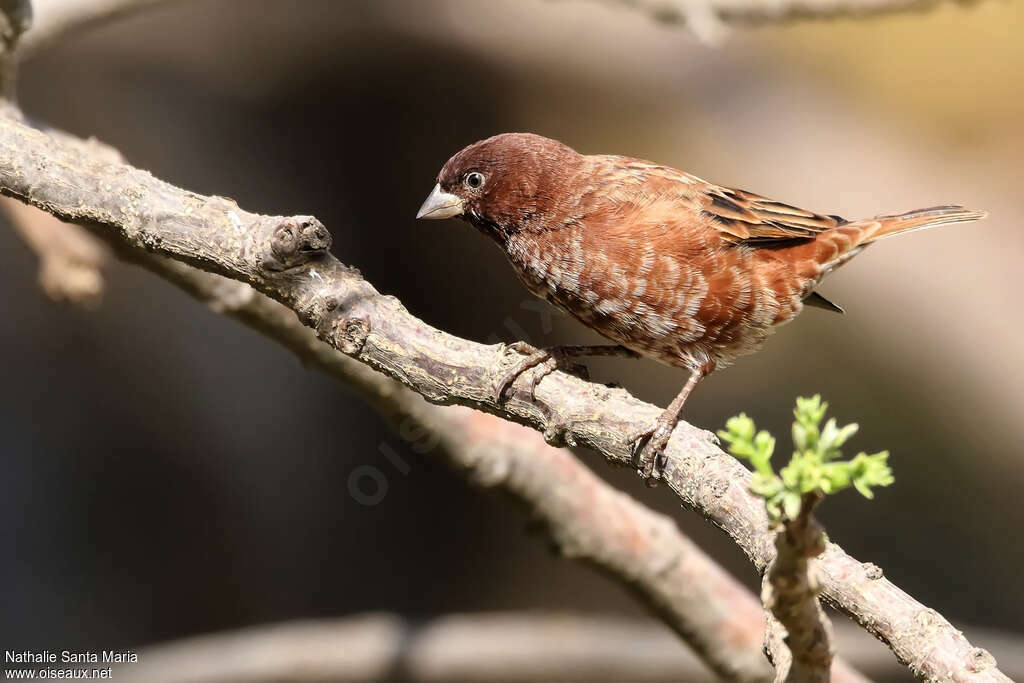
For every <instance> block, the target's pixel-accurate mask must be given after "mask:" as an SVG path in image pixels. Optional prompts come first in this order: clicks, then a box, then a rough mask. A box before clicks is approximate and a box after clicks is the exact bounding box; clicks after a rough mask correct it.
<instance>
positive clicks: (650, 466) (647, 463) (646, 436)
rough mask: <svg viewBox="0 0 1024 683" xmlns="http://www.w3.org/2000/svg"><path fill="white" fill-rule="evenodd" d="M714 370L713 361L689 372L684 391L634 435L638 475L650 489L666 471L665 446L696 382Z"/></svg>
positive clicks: (633, 443)
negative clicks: (648, 425)
mask: <svg viewBox="0 0 1024 683" xmlns="http://www.w3.org/2000/svg"><path fill="white" fill-rule="evenodd" d="M714 368H715V365H714V362H708V363H704V364H702V365H698V366H697V367H696V368H694V369H693V370H692V371H691V372H690V378H689V379H688V380H686V385H685V386H683V390H682V391H680V392H679V394H678V395H677V396H676V397H675V398H674V399H672V403H670V404H669V406H668V408H666V409H665V410H664V412H662V414H661V415H659V416H658V419H657V420H655V421H654V424H652V425H651V426H650V427H647V428H645V429H643V430H642V431H640V432H638V433H636V434H635V435H633V436H632V437H631V438H630V440H629V443H630V444H632V446H633V454H634V458H635V461H636V468H637V474H639V475H640V476H641V477H643V478H644V481H646V482H647V485H648V486H655V485H656V484H657V482H658V479H660V478H661V475H662V472H663V470H664V468H665V461H664V456H665V446H667V445H668V440H669V439H670V438H671V437H672V431H673V430H674V429H675V428H676V425H677V424H678V423H679V413H680V412H681V411H682V409H683V404H684V403H686V399H687V398H689V396H690V392H692V391H693V388H694V387H695V386H697V383H698V382H700V381H701V380H702V379H704V378H705V377H707V376H708V375H709V374H710V373H711V372H712V371H713V370H714Z"/></svg>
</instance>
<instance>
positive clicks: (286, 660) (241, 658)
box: [113, 612, 1019, 683]
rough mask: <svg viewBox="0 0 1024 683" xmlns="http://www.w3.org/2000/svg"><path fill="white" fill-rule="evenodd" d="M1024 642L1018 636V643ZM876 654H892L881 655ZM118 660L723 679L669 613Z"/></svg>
mask: <svg viewBox="0 0 1024 683" xmlns="http://www.w3.org/2000/svg"><path fill="white" fill-rule="evenodd" d="M839 632H840V633H839V635H840V642H841V643H842V645H843V648H844V650H848V651H850V652H852V653H853V654H854V661H855V663H856V664H857V665H858V666H859V667H862V668H864V669H867V670H869V671H870V672H871V673H872V674H873V675H875V676H879V677H886V678H893V677H898V676H899V674H900V673H901V671H902V670H901V669H900V667H899V665H897V664H896V662H895V661H894V660H893V659H892V658H891V657H886V656H884V654H885V653H884V651H882V650H881V648H878V647H875V646H874V645H875V644H874V643H873V642H871V641H870V638H868V637H867V636H866V635H865V634H863V632H860V631H856V630H855V629H854V628H853V627H852V626H850V627H847V628H846V629H839ZM1009 644H1010V645H1011V646H1017V645H1019V643H1009ZM879 655H883V656H882V657H880V656H879ZM138 659H139V661H138V662H137V663H130V664H123V665H115V667H114V671H113V680H116V681H121V683H136V682H138V683H185V682H187V683H227V682H228V681H245V683H262V682H264V681H273V682H274V683H303V682H304V681H334V682H341V681H346V682H349V683H359V682H361V681H381V680H394V679H398V680H403V681H409V682H410V683H412V682H419V681H424V682H426V681H443V682H444V683H458V682H461V681H467V682H468V681H473V682H474V683H478V682H479V683H485V682H487V681H502V682H503V683H517V682H522V683H527V682H529V683H539V682H541V681H545V682H561V681H564V682H566V683H569V682H578V681H588V683H604V682H605V681H607V682H608V683H611V682H613V681H624V680H628V681H630V682H631V683H661V682H663V681H664V682H665V683H669V682H670V681H673V682H674V681H680V680H685V681H693V682H697V681H707V682H708V683H711V682H712V681H715V680H719V679H717V678H715V677H714V676H713V675H712V674H711V672H709V671H708V670H707V669H705V668H704V667H703V666H702V665H701V664H700V662H699V661H698V660H697V659H696V658H694V657H693V655H692V654H690V653H688V652H686V651H685V650H684V649H683V648H680V647H679V643H678V642H677V641H676V640H675V639H674V638H672V637H671V636H670V635H669V633H668V632H667V631H665V629H664V628H662V627H661V625H660V624H656V623H654V622H651V621H647V620H642V619H624V618H614V617H598V616H594V615H578V614H549V613H530V614H519V613H514V612H513V613H492V614H472V615H469V614H467V615H458V614H456V615H448V616H442V617H437V618H434V619H431V620H429V621H427V622H419V623H417V622H413V621H409V620H406V619H403V618H402V617H400V616H397V615H391V614H364V615H356V616H350V617H344V618H340V619H323V620H316V621H294V622H286V623H280V624H271V625H267V626H257V627H252V628H246V629H241V630H238V631H232V632H226V633H215V634H211V635H204V636H198V637H193V638H187V639H183V640H179V641H174V642H170V643H163V644H158V645H153V646H149V647H145V648H143V649H142V650H141V651H140V652H139V653H138Z"/></svg>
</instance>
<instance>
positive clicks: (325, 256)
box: [0, 117, 1009, 681]
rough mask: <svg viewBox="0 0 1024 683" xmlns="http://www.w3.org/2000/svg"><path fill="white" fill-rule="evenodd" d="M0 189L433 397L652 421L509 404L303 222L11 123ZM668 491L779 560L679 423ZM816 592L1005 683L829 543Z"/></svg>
mask: <svg viewBox="0 0 1024 683" xmlns="http://www.w3.org/2000/svg"><path fill="white" fill-rule="evenodd" d="M0 189H2V191H3V193H4V194H9V195H14V196H17V197H20V198H22V199H24V200H25V201H28V202H29V203H32V204H34V205H35V206H38V207H39V208H42V209H44V210H46V211H49V212H50V213H53V214H54V215H57V216H59V217H61V218H63V219H65V220H71V221H77V222H89V223H92V224H94V225H96V226H98V227H101V228H104V229H106V230H108V231H111V232H113V233H114V234H116V235H118V236H119V237H120V239H122V240H123V241H124V243H125V244H127V245H128V246H130V247H132V248H135V249H145V250H148V251H153V252H156V253H160V254H163V255H165V256H169V257H172V258H174V259H177V260H181V261H183V262H186V263H190V264H192V265H195V266H197V267H200V268H202V269H204V270H209V271H211V272H216V273H219V274H222V275H225V276H227V277H231V278H233V279H237V280H240V281H243V282H247V283H249V284H251V285H252V286H253V287H255V288H256V289H257V290H259V291H261V292H263V293H265V294H267V295H268V296H271V297H273V298H275V299H277V300H278V301H280V302H282V303H284V304H285V305H286V306H288V307H289V308H291V309H292V310H293V311H295V313H296V314H297V315H298V316H299V319H300V320H301V321H302V322H303V323H304V324H306V325H308V326H310V327H311V328H313V329H315V330H316V332H317V335H318V336H319V337H320V338H321V339H322V340H324V341H326V342H327V343H329V344H331V345H332V346H334V347H335V348H337V349H339V350H340V351H342V352H344V353H346V354H348V355H350V356H352V357H353V358H356V359H357V360H359V361H360V362H362V363H365V364H367V365H369V366H370V367H373V368H375V369H377V370H380V371H382V372H385V373H386V374H388V375H390V376H391V377H394V378H396V379H398V380H399V381H400V382H402V383H403V384H405V385H406V386H409V387H410V388H412V389H414V390H415V391H417V392H418V393H420V394H421V395H423V396H424V397H426V398H427V399H428V400H429V401H432V402H434V403H441V404H453V403H457V404H462V405H467V406H471V407H475V408H479V409H482V410H485V411H487V412H490V413H493V414H496V415H498V416H501V417H504V418H506V419H510V420H514V421H517V422H521V423H524V424H527V425H529V426H532V427H534V428H535V429H538V430H540V431H543V432H544V433H545V434H546V436H547V437H548V438H549V440H559V439H564V440H565V441H566V442H569V443H579V444H582V445H585V446H588V447H590V448H593V449H594V450H597V451H598V452H600V453H602V454H603V455H604V456H605V457H606V458H607V459H608V460H610V461H612V462H614V463H618V464H629V463H630V461H631V455H630V447H629V443H628V437H629V435H630V434H632V433H635V432H636V431H638V430H639V429H640V428H641V427H642V426H646V425H647V424H649V423H650V422H651V421H652V420H653V419H654V418H655V417H656V416H657V414H658V412H659V411H658V409H657V408H656V407H655V406H652V405H650V404H647V403H643V402H641V401H638V400H637V399H635V398H633V397H632V396H630V395H629V394H628V393H627V392H625V391H623V390H621V389H609V388H606V387H603V386H598V385H593V384H589V383H587V382H584V381H582V380H580V379H577V378H575V377H572V376H570V375H566V374H564V373H561V372H555V373H553V374H551V375H548V376H547V377H546V378H545V379H544V380H543V381H542V382H541V383H540V385H539V386H538V387H537V391H536V400H530V397H529V392H528V391H525V390H522V389H520V388H519V387H515V388H514V390H513V391H512V392H511V393H512V396H510V397H509V399H508V400H507V401H504V402H499V401H498V400H496V399H495V398H494V396H493V391H492V388H493V384H494V380H495V378H496V377H497V376H500V373H501V371H502V370H503V369H505V368H507V367H508V366H509V365H510V363H511V362H513V361H514V358H510V357H509V354H507V353H506V350H505V349H504V347H503V346H502V345H497V346H486V345H481V344H476V343H473V342H469V341H466V340H463V339H459V338H457V337H454V336H452V335H448V334H446V333H444V332H441V331H439V330H436V329H434V328H432V327H430V326H429V325H427V324H425V323H423V322H422V321H420V320H418V319H416V318H415V317H413V316H412V315H410V314H409V313H408V312H407V311H406V310H405V309H404V308H403V307H402V306H401V304H400V303H399V302H398V301H397V300H396V299H394V298H393V297H387V296H381V295H380V294H379V293H377V291H376V290H375V289H374V288H373V287H372V286H371V285H370V284H369V283H368V282H366V281H365V280H363V279H362V278H361V277H360V276H359V274H358V272H357V271H355V270H353V269H351V268H348V267H346V266H344V265H342V264H341V263H340V262H339V261H338V260H337V259H335V258H334V257H333V256H331V255H330V254H329V253H328V251H327V249H328V247H329V244H330V236H329V234H328V233H327V231H326V229H325V228H324V227H323V226H322V225H321V224H320V223H319V221H316V219H314V218H312V217H308V216H293V217H280V216H261V215H257V214H252V213H249V212H246V211H244V210H242V209H240V208H239V207H238V206H237V205H236V204H235V203H234V202H233V201H231V200H228V199H225V198H222V197H205V196H202V195H198V194H195V193H191V192H186V191H183V190H180V189H178V188H176V187H174V186H172V185H170V184H168V183H165V182H163V181H160V180H158V179H156V178H154V177H153V176H152V175H150V174H149V173H147V172H145V171H140V170H138V169H135V168H132V167H130V166H127V165H123V164H117V163H111V162H109V161H108V160H106V159H104V158H103V157H102V155H97V154H94V153H90V149H89V146H88V144H87V143H72V142H69V141H68V140H67V139H62V140H58V139H56V138H55V137H53V136H50V135H47V134H44V133H41V132H39V131H36V130H34V129H32V128H30V127H28V126H26V125H24V124H22V123H21V122H20V121H18V120H16V119H14V118H12V117H4V118H2V119H0ZM666 456H667V464H666V466H665V480H666V481H667V482H668V484H669V487H670V488H671V489H672V491H673V492H674V493H675V494H676V495H677V496H678V497H679V499H680V500H681V502H682V503H683V504H684V505H685V506H687V507H690V508H692V509H695V510H697V511H698V512H700V513H701V514H703V515H704V516H705V517H707V518H708V519H709V520H711V521H712V522H713V523H715V524H716V525H718V526H719V527H720V528H722V529H724V530H725V531H726V532H727V533H729V535H730V536H731V537H732V538H734V539H735V540H736V542H737V543H738V544H739V545H740V547H741V548H742V549H743V550H744V552H746V553H747V555H748V556H749V557H750V559H751V560H752V561H753V562H754V564H755V566H757V567H758V569H760V570H763V569H764V568H765V567H766V566H767V564H768V562H769V561H770V560H771V559H772V558H773V556H774V548H773V547H772V544H771V542H770V536H769V535H768V534H766V533H765V531H766V529H767V526H768V525H767V518H766V516H765V512H764V506H763V503H762V501H761V500H760V499H757V498H754V497H753V496H751V495H750V493H749V492H748V491H747V481H748V474H747V472H746V470H745V469H744V468H743V467H742V466H741V465H740V464H739V463H738V462H736V460H735V459H733V458H732V457H730V456H728V455H726V454H725V453H723V452H722V451H721V450H720V449H718V448H717V446H715V445H714V444H713V443H712V441H711V440H710V439H709V438H707V433H706V432H703V431H702V430H699V429H697V428H695V427H692V426H690V425H688V424H686V423H680V425H679V427H678V428H677V430H676V432H675V438H674V439H673V440H672V441H671V443H670V444H669V446H668V448H667V450H666ZM820 567H821V574H822V586H823V594H824V596H825V598H826V599H827V600H829V601H830V602H832V603H833V604H835V605H836V606H837V607H839V608H840V609H842V610H844V611H846V612H847V613H849V614H850V615H852V616H853V617H854V618H855V619H857V620H858V621H859V622H860V623H861V625H862V626H864V627H865V628H867V629H868V630H869V631H870V632H872V633H873V634H875V635H876V636H877V637H879V638H880V639H881V640H882V641H883V642H885V643H887V644H888V645H889V646H890V647H891V648H892V649H893V651H894V652H895V653H896V655H897V657H898V658H899V659H900V661H901V662H904V663H906V664H908V665H909V666H910V667H911V669H912V670H913V671H914V672H915V674H917V675H919V676H921V677H922V678H924V679H926V680H936V681H937V680H957V681H960V680H962V681H983V680H984V681H1007V680H1009V679H1007V678H1006V676H1005V675H1003V674H1002V673H1001V672H1000V671H999V670H998V668H997V667H996V664H995V660H994V659H993V658H992V656H991V655H989V654H988V653H987V652H985V651H984V650H980V649H977V648H973V647H972V646H971V645H970V643H969V642H968V641H967V640H966V638H964V636H963V635H962V634H961V633H960V632H959V631H957V630H956V629H954V628H953V627H952V626H951V625H950V624H949V623H948V622H947V621H946V620H945V619H944V618H942V617H941V615H939V614H938V613H937V612H935V611H934V610H930V609H927V608H925V607H924V606H923V605H921V604H920V603H918V602H916V601H915V600H913V598H911V597H910V596H909V595H907V594H906V593H904V592H903V591H901V590H900V589H899V588H897V587H896V586H895V585H893V584H892V583H891V582H889V581H888V580H886V579H884V578H882V577H881V576H879V575H878V574H877V573H876V571H874V570H876V569H877V568H873V566H866V565H862V564H861V563H859V562H857V561H856V560H854V559H853V558H851V557H849V556H848V555H846V554H845V553H844V552H843V551H842V550H841V549H840V548H839V547H838V546H836V545H834V544H829V546H828V548H827V550H826V551H825V553H824V555H823V556H822V558H821V560H820Z"/></svg>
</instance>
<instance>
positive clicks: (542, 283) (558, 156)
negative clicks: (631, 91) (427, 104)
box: [421, 134, 984, 446]
mask: <svg viewBox="0 0 1024 683" xmlns="http://www.w3.org/2000/svg"><path fill="white" fill-rule="evenodd" d="M477 182H479V185H477ZM436 197H444V198H447V199H445V200H444V201H441V200H440V199H436ZM432 200H433V202H432ZM445 202H447V203H445ZM442 204H443V206H442V210H441V211H440V213H435V212H436V211H437V209H436V208H431V207H438V206H441V205H442ZM431 214H434V215H441V216H454V215H460V216H461V217H462V218H464V219H465V220H467V221H469V222H470V223H471V224H473V225H474V226H475V227H477V228H478V229H480V230H481V231H482V232H484V233H485V234H486V235H488V236H489V237H491V238H493V239H494V240H495V241H496V242H497V243H498V245H499V246H500V247H501V248H502V249H503V250H504V251H505V253H506V255H507V256H508V258H509V261H510V262H511V263H512V265H513V267H514V268H515V271H516V273H517V274H518V275H519V277H520V279H521V280H522V281H523V282H524V283H525V284H526V286H527V287H528V288H529V289H530V291H532V292H533V293H534V294H536V295H538V296H540V297H543V298H545V299H547V300H548V301H550V302H551V303H553V304H554V305H555V306H557V307H559V308H561V309H563V310H565V311H567V312H568V313H570V314H572V315H573V316H575V317H576V318H578V319H579V320H580V321H582V322H583V323H584V324H586V325H587V326H588V327H591V328H592V329H594V330H596V331H597V332H599V333H600V334H602V335H604V336H605V337H607V338H609V339H611V340H613V341H615V342H616V343H618V344H620V345H622V346H625V347H627V348H629V349H632V350H634V351H637V352H639V353H640V354H642V355H645V356H650V357H653V358H656V359H658V360H660V361H662V362H664V363H667V364H669V365H674V366H678V367H685V368H688V369H690V370H691V372H693V377H694V378H695V379H693V380H692V381H691V382H690V383H688V385H687V386H688V388H692V385H693V384H695V383H696V380H698V379H699V378H700V377H702V376H703V375H705V374H707V373H708V372H710V371H712V370H714V368H715V367H720V366H722V365H723V364H726V363H729V362H731V361H732V360H733V359H735V358H736V357H738V356H741V355H743V354H746V353H750V352H752V351H755V350H757V349H758V348H759V347H760V346H761V345H762V344H763V343H764V340H765V339H766V338H767V336H768V335H769V334H770V333H771V331H772V329H773V328H774V327H775V326H777V325H779V324H782V323H785V322H788V321H789V320H791V319H792V318H793V317H794V316H796V315H797V314H798V313H799V312H800V310H801V309H802V308H803V305H804V300H805V299H807V297H809V296H811V295H812V293H813V291H814V287H815V286H816V285H817V284H818V282H819V281H820V280H821V278H822V277H823V276H825V275H826V274H828V273H829V272H830V271H831V270H833V269H834V268H836V267H838V266H840V265H842V264H843V263H845V262H846V261H847V260H849V259H850V258H851V257H853V256H854V255H856V254H857V253H859V252H860V251H861V250H862V249H863V248H864V247H865V246H866V245H867V244H869V243H871V242H872V241H874V240H877V239H879V238H881V237H885V236H888V235H891V234H896V233H900V232H905V231H908V230H914V229H920V228H924V227H930V226H932V225H937V224H940V223H951V222H963V221H971V220H976V219H978V218H981V217H982V216H984V213H983V212H976V211H969V210H967V209H964V208H963V207H960V206H945V207H936V208H934V209H925V210H921V211H915V212H911V213H907V214H901V215H895V216H880V217H878V218H873V219H868V220H862V221H855V222H850V221H845V220H843V219H842V218H840V217H838V216H829V215H822V214H816V213H813V212H811V211H805V210H803V209H799V208H797V207H794V206H790V205H788V204H783V203H781V202H776V201H773V200H770V199H766V198H764V197H760V196H758V195H755V194H752V193H749V192H744V191H742V190H734V189H729V188H725V187H720V186H717V185H713V184H711V183H708V182H706V181H704V180H701V179H700V178H697V177H695V176H692V175H690V174H688V173H684V172H682V171H677V170H675V169H673V168H668V167H666V166H661V165H659V164H655V163H652V162H648V161H642V160H640V159H633V158H629V157H621V156H604V155H594V156H583V155H581V154H578V153H577V152H575V151H574V150H572V149H570V148H569V147H567V146H565V145H563V144H561V143H559V142H557V141H555V140H549V139H547V138H543V137H540V136H537V135H530V134H506V135H499V136H496V137H493V138H489V139H487V140H483V141H481V142H478V143H476V144H474V145H470V146H469V147H467V148H465V149H464V150H462V151H461V152H459V153H458V154H456V155H455V156H454V157H452V158H451V159H450V160H449V161H448V162H447V163H446V164H445V165H444V168H443V169H442V170H441V173H440V175H439V177H438V187H437V188H435V193H434V194H433V195H431V199H428V202H427V203H426V204H424V208H423V209H421V217H434V215H431ZM687 393H688V389H687V390H685V391H684V392H683V394H681V395H680V397H679V399H677V401H678V403H679V405H681V404H682V401H683V400H685V397H686V396H685V394H687ZM673 424H674V421H673ZM668 431H669V432H670V431H671V429H669V430H668ZM666 438H667V436H666ZM662 446H663V444H662Z"/></svg>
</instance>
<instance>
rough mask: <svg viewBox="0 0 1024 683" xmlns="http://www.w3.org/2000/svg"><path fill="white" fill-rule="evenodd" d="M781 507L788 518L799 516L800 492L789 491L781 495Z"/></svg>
mask: <svg viewBox="0 0 1024 683" xmlns="http://www.w3.org/2000/svg"><path fill="white" fill-rule="evenodd" d="M782 509H783V511H784V512H785V513H786V517H787V518H789V519H796V518H797V517H799V516H800V494H799V493H793V492H789V493H786V494H784V495H783V496H782Z"/></svg>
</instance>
